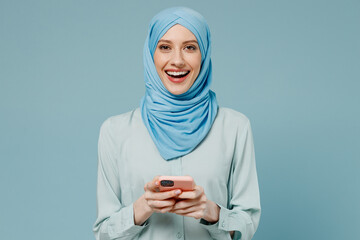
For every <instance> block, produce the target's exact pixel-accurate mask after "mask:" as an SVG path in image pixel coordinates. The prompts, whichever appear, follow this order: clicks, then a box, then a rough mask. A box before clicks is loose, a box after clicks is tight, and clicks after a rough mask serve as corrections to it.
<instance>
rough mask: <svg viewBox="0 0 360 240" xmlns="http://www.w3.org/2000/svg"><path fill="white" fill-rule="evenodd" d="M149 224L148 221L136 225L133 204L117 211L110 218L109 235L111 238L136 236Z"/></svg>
mask: <svg viewBox="0 0 360 240" xmlns="http://www.w3.org/2000/svg"><path fill="white" fill-rule="evenodd" d="M147 225H148V222H147V221H146V222H145V223H144V224H142V225H141V226H139V225H135V223H134V208H133V204H131V205H129V206H126V207H124V208H122V209H121V211H119V212H117V213H116V214H114V215H113V216H112V217H111V218H110V219H109V224H108V233H109V237H110V238H111V239H115V238H119V237H126V236H129V237H130V236H135V235H136V234H138V233H140V232H141V231H142V230H143V229H144V228H145V227H146V226H147Z"/></svg>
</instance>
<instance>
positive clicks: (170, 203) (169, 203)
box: [148, 199, 175, 209]
mask: <svg viewBox="0 0 360 240" xmlns="http://www.w3.org/2000/svg"><path fill="white" fill-rule="evenodd" d="M174 204H175V200H174V199H169V200H163V201H159V200H149V201H148V205H149V206H150V207H151V208H153V209H159V208H160V209H161V208H164V207H171V208H173V206H174Z"/></svg>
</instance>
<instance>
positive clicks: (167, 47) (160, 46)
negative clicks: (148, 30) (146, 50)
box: [159, 45, 170, 51]
mask: <svg viewBox="0 0 360 240" xmlns="http://www.w3.org/2000/svg"><path fill="white" fill-rule="evenodd" d="M159 49H160V50H165V51H167V50H170V46H167V45H159Z"/></svg>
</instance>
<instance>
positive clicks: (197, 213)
mask: <svg viewBox="0 0 360 240" xmlns="http://www.w3.org/2000/svg"><path fill="white" fill-rule="evenodd" d="M171 213H175V212H172V211H171ZM177 214H178V215H181V216H184V217H192V218H195V219H200V218H203V217H204V215H203V214H202V213H201V211H194V212H189V213H177Z"/></svg>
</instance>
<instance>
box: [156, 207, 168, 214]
mask: <svg viewBox="0 0 360 240" xmlns="http://www.w3.org/2000/svg"><path fill="white" fill-rule="evenodd" d="M171 209H172V206H170V207H164V208H156V209H154V211H155V212H158V213H166V212H170V211H171Z"/></svg>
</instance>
